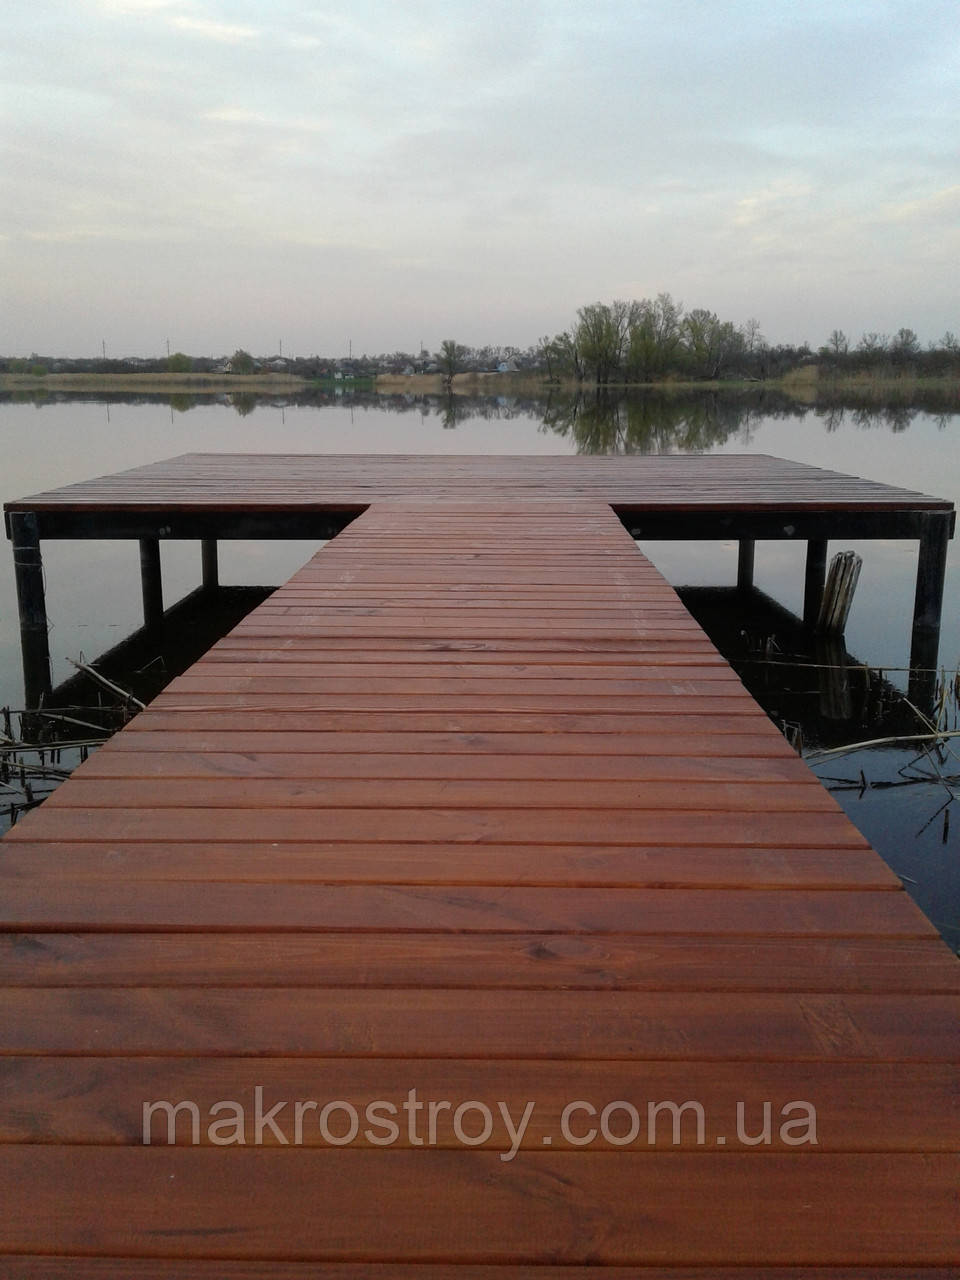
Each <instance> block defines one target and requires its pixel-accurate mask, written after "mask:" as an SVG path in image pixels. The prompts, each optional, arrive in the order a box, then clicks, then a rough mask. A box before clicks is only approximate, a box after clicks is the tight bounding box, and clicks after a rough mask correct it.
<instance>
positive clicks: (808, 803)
mask: <svg viewBox="0 0 960 1280" xmlns="http://www.w3.org/2000/svg"><path fill="white" fill-rule="evenodd" d="M377 805H381V806H383V807H384V808H389V809H395V810H400V809H415V810H423V809H441V808H442V809H468V810H485V809H495V810H498V811H502V810H504V809H519V808H524V809H546V810H550V811H551V813H554V814H555V813H556V812H557V811H558V810H566V809H571V810H574V811H582V810H585V809H599V810H602V811H603V812H604V813H610V812H612V811H616V810H624V809H626V810H630V811H632V812H634V813H641V812H648V811H655V810H668V811H669V812H671V813H677V812H678V811H680V812H684V811H703V810H708V811H710V812H712V813H714V814H720V813H726V812H732V813H752V814H759V813H789V814H803V815H804V816H806V815H808V814H839V813H841V812H842V810H841V809H840V806H839V805H838V804H837V802H836V801H835V800H834V799H833V797H832V796H831V795H830V794H829V792H827V791H825V790H824V788H823V787H822V786H820V785H819V783H818V782H817V780H816V779H815V778H813V777H811V776H809V775H807V776H805V775H804V772H803V771H802V767H801V769H798V771H797V776H795V777H794V778H793V779H791V780H790V781H789V782H785V781H783V779H778V778H772V779H770V780H769V781H764V780H760V781H756V782H733V781H730V782H710V781H705V780H701V779H697V780H696V781H692V782H691V781H658V782H646V781H636V782H634V781H626V780H622V779H606V778H590V779H585V780H582V781H580V782H578V784H577V786H576V787H575V788H574V787H571V786H570V784H569V782H566V781H562V780H560V781H554V780H552V779H548V780H540V779H532V778H520V779H514V778H499V779H496V778H495V779H487V778H466V779H464V778H444V777H441V778H376V777H374V778H370V777H367V778H316V777H313V778H304V777H300V778H283V777H281V778H258V777H245V778H230V777H224V776H222V775H221V776H208V777H203V778H178V779H176V781H175V785H173V786H171V784H170V781H169V780H168V779H166V778H105V779H101V778H91V777H88V776H87V775H85V774H80V775H78V776H77V778H76V780H75V782H74V784H73V786H71V787H70V788H69V789H67V788H65V787H62V788H60V789H59V790H57V791H55V792H54V793H53V795H52V796H51V797H50V799H49V801H48V804H47V810H48V811H49V810H52V809H61V808H68V809H95V808H107V809H142V810H157V809H163V808H173V809H199V808H202V809H205V810H213V809H230V810H233V811H236V810H239V809H257V810H265V809H278V808H283V809H285V810H287V811H288V812H289V811H291V810H293V809H317V810H323V811H324V812H325V811H327V810H330V809H334V810H336V809H364V810H366V809H373V808H374V807H375V806H377Z"/></svg>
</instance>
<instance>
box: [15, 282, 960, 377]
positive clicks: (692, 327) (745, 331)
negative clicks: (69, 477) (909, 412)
mask: <svg viewBox="0 0 960 1280" xmlns="http://www.w3.org/2000/svg"><path fill="white" fill-rule="evenodd" d="M813 364H816V365H817V366H818V368H819V369H820V372H821V373H823V372H826V373H828V374H830V373H836V374H845V373H860V372H869V373H873V374H877V373H881V374H882V373H885V372H886V373H890V374H891V375H893V376H901V375H903V374H904V373H915V374H918V375H922V376H947V375H950V376H954V375H960V340H958V339H957V337H956V336H955V335H954V334H953V333H952V332H950V331H948V332H947V333H945V334H944V335H943V337H942V338H940V339H939V340H938V341H936V342H933V343H930V344H929V345H928V346H927V347H923V346H922V345H921V343H920V340H919V338H918V337H917V335H916V333H915V332H914V331H913V330H912V329H908V328H902V329H899V330H898V331H897V332H896V333H895V334H893V335H888V334H883V333H864V334H863V336H862V337H861V338H860V339H859V341H858V342H856V343H853V342H851V341H850V339H848V337H847V336H846V334H845V333H844V332H843V330H842V329H834V330H833V331H832V332H831V333H830V336H829V337H828V339H827V341H826V342H825V343H824V344H823V345H822V346H821V347H820V348H818V349H817V350H816V351H814V350H813V349H812V348H811V347H810V346H809V344H807V343H805V342H804V343H802V344H800V345H799V346H797V345H792V344H789V343H787V344H778V345H772V344H770V343H768V342H767V341H766V339H765V338H764V336H763V334H762V332H761V329H760V324H759V322H758V321H757V320H755V319H750V320H747V321H746V322H745V323H743V324H739V325H738V324H735V323H733V321H730V320H722V319H721V318H720V317H719V316H718V315H717V314H716V312H713V311H710V310H707V309H706V308H704V307H694V308H692V309H690V310H686V309H685V308H684V306H683V303H681V302H677V301H675V300H674V299H673V297H672V296H671V295H670V294H669V293H659V294H657V296H656V298H653V299H651V298H641V299H639V300H633V301H624V300H622V299H616V300H614V301H613V302H609V303H606V302H593V303H590V304H589V305H587V306H583V307H580V309H579V310H578V311H577V316H576V321H575V323H574V324H573V325H571V327H570V328H569V329H566V330H564V331H563V332H561V333H558V334H555V335H554V336H553V337H550V336H545V337H543V338H541V339H540V341H539V342H537V343H534V344H532V345H531V346H529V347H526V348H520V347H512V346H483V347H469V346H466V345H463V344H461V343H459V342H457V341H456V340H455V339H453V338H445V339H444V341H443V342H442V343H441V344H440V349H439V350H438V351H435V352H432V353H431V352H429V351H427V350H426V349H421V350H420V351H418V352H416V353H414V352H407V351H399V350H398V351H394V352H390V353H386V354H381V355H375V356H367V355H362V356H358V357H351V358H349V359H344V358H337V357H323V356H319V355H314V356H290V357H286V358H283V357H280V356H279V355H275V356H261V357H254V356H252V355H251V354H250V353H249V352H248V351H246V350H245V349H243V348H238V349H237V350H236V351H235V352H234V353H233V356H232V357H226V356H220V357H207V356H189V355H186V354H185V353H183V352H180V351H177V352H174V353H173V354H172V355H169V356H167V357H165V358H156V359H141V358H136V359H126V360H122V359H121V360H118V359H110V360H107V359H105V358H104V359H63V358H57V357H46V356H39V355H37V354H36V353H34V354H32V355H31V356H30V357H29V359H27V360H17V359H5V358H3V357H0V371H2V372H8V373H30V374H37V375H39V374H42V373H46V372H71V373H78V372H83V373H134V372H136V373H163V372H170V373H216V372H231V373H239V374H251V373H271V372H277V373H279V372H284V373H287V374H289V375H292V376H294V377H300V378H304V379H307V380H311V379H325V378H331V377H336V376H338V375H339V376H342V377H350V378H368V377H375V376H376V375H377V374H381V373H391V374H405V373H432V374H441V375H442V376H443V377H444V379H445V380H447V381H448V382H449V381H450V380H452V378H453V377H454V375H455V374H457V373H465V372H472V373H496V372H500V373H514V372H516V373H521V374H523V373H526V374H533V375H536V376H539V377H545V378H546V380H547V381H548V382H552V383H557V382H563V381H567V380H571V379H572V380H575V381H577V382H579V383H585V384H591V385H597V386H600V387H604V386H609V385H611V384H618V383H619V384H630V383H658V382H664V381H691V382H699V381H722V380H725V379H727V380H732V379H741V380H750V381H764V380H766V379H768V378H777V377H781V376H782V375H783V374H785V373H788V372H790V371H791V370H793V369H797V368H800V367H803V366H804V365H813Z"/></svg>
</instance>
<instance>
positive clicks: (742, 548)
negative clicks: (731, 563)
mask: <svg viewBox="0 0 960 1280" xmlns="http://www.w3.org/2000/svg"><path fill="white" fill-rule="evenodd" d="M756 546H757V544H756V542H755V541H754V539H753V538H741V539H740V544H739V550H738V553H737V590H738V591H750V590H751V589H752V587H753V564H754V555H755V552H756Z"/></svg>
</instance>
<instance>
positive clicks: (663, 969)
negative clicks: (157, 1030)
mask: <svg viewBox="0 0 960 1280" xmlns="http://www.w3.org/2000/svg"><path fill="white" fill-rule="evenodd" d="M0 980H2V981H3V982H4V984H6V985H7V986H26V987H30V986H62V987H67V986H132V987H137V986H171V987H206V986H207V985H211V986H219V987H250V986H255V987H269V986H278V987H298V986H299V987H339V986H344V987H382V988H390V987H409V988H411V989H417V988H426V987H448V988H453V987H462V988H471V987H486V988H515V989H522V990H526V989H536V988H541V989H546V990H554V989H563V990H574V989H582V990H616V991H821V992H831V991H832V992H838V991H850V992H876V993H881V992H898V993H908V992H916V993H918V994H923V993H926V994H933V993H937V992H939V993H943V994H958V993H960V965H957V964H956V963H955V962H954V961H953V960H952V959H951V957H950V955H949V953H948V952H947V950H946V949H945V948H944V947H943V946H941V945H940V944H939V941H938V940H937V939H935V938H932V937H930V938H926V939H905V938H891V937H882V938H851V937H843V938H835V937H830V938H819V937H805V938H795V937H790V936H784V935H782V934H778V935H775V936H771V937H750V938H744V937H734V938H722V937H716V936H713V937H704V936H690V935H680V936H670V935H663V934H654V935H637V934H623V935H620V934H604V935H603V936H601V937H597V936H593V935H583V934H581V935H571V934H569V933H492V932H491V933H479V934H476V933H471V934H462V933H459V934H432V933H423V932H421V933H370V932H365V933H336V934H324V933H319V932H311V933H302V934H289V933H288V934H280V933H273V934H271V935H270V941H269V946H265V945H264V938H263V934H262V933H246V934H238V933H219V934H218V933H181V934H176V933H99V932H96V933H64V932H56V933H8V934H5V935H0Z"/></svg>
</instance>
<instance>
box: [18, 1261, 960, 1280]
mask: <svg viewBox="0 0 960 1280" xmlns="http://www.w3.org/2000/svg"><path fill="white" fill-rule="evenodd" d="M608 1271H609V1269H608ZM410 1272H411V1267H410V1266H408V1265H407V1264H405V1263H399V1264H391V1263H379V1262H344V1263H339V1262H276V1261H270V1262H268V1263H266V1264H264V1263H259V1262H245V1261H239V1262H238V1261H233V1260H226V1259H220V1260H218V1261H216V1262H209V1261H204V1260H203V1259H184V1258H165V1259H163V1261H160V1262H158V1261H156V1260H154V1259H150V1258H129V1257H127V1258H89V1257H84V1258H80V1257H76V1258H52V1257H42V1258H38V1257H32V1258H31V1257H24V1256H22V1255H21V1256H19V1257H12V1256H8V1257H0V1277H2V1280H314V1278H317V1280H411V1278H410ZM609 1274H610V1276H611V1277H613V1278H614V1280H956V1270H955V1269H954V1268H951V1267H914V1266H911V1267H909V1269H907V1268H901V1267H888V1266H882V1267H802V1268H798V1267H779V1268H778V1269H777V1272H776V1276H775V1277H771V1273H770V1269H769V1268H768V1267H762V1268H757V1267H714V1266H711V1267H709V1268H702V1267H647V1266H642V1267H617V1268H616V1270H612V1271H609ZM595 1275H596V1270H595V1268H593V1267H592V1266H590V1265H587V1266H585V1267H562V1266H561V1267H553V1266H539V1265H538V1266H536V1267H528V1266H519V1267H512V1266H505V1267H504V1266H492V1267H487V1266H472V1265H469V1264H468V1265H461V1264H458V1263H442V1262H441V1263H417V1277H418V1280H420V1278H421V1277H422V1278H423V1280H534V1277H535V1278H536V1280H587V1277H590V1276H595Z"/></svg>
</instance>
